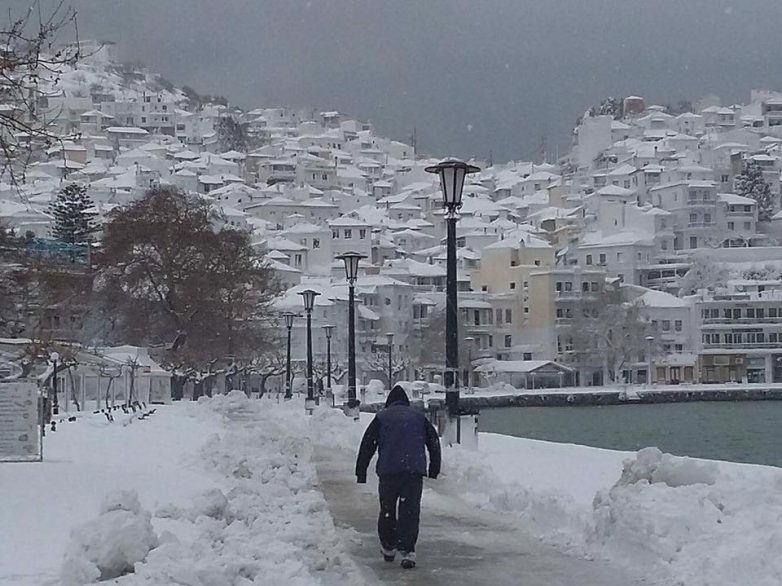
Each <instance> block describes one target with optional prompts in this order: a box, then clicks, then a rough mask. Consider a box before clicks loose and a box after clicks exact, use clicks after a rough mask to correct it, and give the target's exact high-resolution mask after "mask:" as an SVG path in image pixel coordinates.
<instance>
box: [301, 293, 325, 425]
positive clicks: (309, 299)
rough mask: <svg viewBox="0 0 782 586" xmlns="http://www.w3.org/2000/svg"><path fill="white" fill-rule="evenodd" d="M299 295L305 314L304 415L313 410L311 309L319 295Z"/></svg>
mask: <svg viewBox="0 0 782 586" xmlns="http://www.w3.org/2000/svg"><path fill="white" fill-rule="evenodd" d="M299 295H301V296H302V297H303V298H304V311H306V312H307V400H306V401H305V402H304V410H305V412H306V413H312V412H313V411H314V410H315V393H314V388H313V386H312V309H313V307H314V306H315V297H316V296H318V295H320V293H318V292H317V291H313V290H312V289H307V290H306V291H302V292H301V293H299Z"/></svg>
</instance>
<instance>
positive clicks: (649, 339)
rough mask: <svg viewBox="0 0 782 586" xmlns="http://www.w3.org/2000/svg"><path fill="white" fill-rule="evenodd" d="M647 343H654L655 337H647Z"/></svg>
mask: <svg viewBox="0 0 782 586" xmlns="http://www.w3.org/2000/svg"><path fill="white" fill-rule="evenodd" d="M646 341H647V342H649V343H652V342H654V336H646Z"/></svg>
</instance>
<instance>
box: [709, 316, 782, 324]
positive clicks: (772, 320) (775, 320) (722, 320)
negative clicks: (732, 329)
mask: <svg viewBox="0 0 782 586" xmlns="http://www.w3.org/2000/svg"><path fill="white" fill-rule="evenodd" d="M703 324H704V325H718V324H719V325H742V324H749V325H752V324H779V325H782V317H761V318H757V317H752V318H750V317H742V318H739V319H733V318H730V317H717V318H708V319H704V320H703Z"/></svg>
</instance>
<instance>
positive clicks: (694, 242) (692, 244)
mask: <svg viewBox="0 0 782 586" xmlns="http://www.w3.org/2000/svg"><path fill="white" fill-rule="evenodd" d="M690 248H698V238H697V237H696V236H690Z"/></svg>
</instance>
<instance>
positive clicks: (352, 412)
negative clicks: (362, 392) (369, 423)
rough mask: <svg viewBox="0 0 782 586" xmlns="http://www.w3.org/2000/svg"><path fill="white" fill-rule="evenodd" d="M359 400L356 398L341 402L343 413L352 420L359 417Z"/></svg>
mask: <svg viewBox="0 0 782 586" xmlns="http://www.w3.org/2000/svg"><path fill="white" fill-rule="evenodd" d="M360 406H361V402H360V401H357V400H356V399H349V400H348V402H347V403H343V404H342V411H344V413H345V415H347V416H348V417H350V418H352V419H353V420H354V421H358V420H359V418H360V417H361V409H360Z"/></svg>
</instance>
